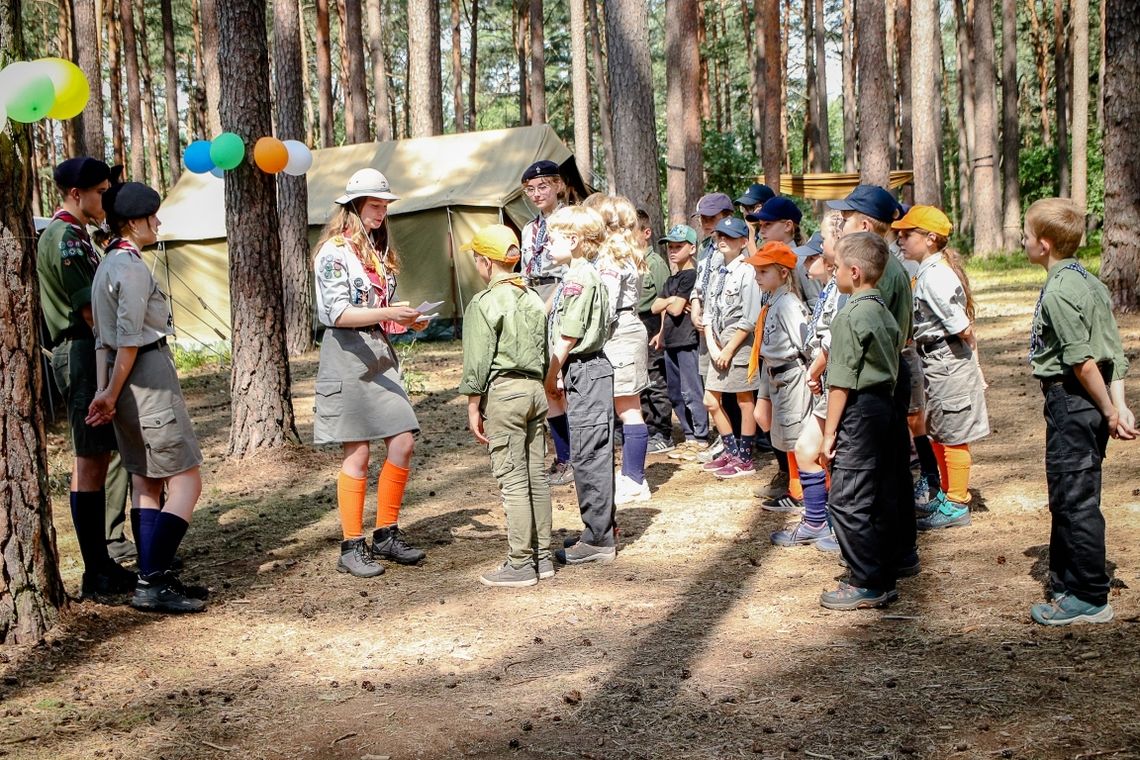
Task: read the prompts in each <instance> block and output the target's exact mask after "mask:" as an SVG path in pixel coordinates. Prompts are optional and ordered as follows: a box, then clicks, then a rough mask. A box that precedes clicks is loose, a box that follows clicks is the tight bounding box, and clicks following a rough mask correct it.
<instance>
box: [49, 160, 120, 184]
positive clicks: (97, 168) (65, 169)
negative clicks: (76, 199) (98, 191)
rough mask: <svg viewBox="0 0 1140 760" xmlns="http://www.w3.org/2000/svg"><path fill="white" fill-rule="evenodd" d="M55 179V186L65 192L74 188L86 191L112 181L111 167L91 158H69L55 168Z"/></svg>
mask: <svg viewBox="0 0 1140 760" xmlns="http://www.w3.org/2000/svg"><path fill="white" fill-rule="evenodd" d="M53 177H54V178H55V184H57V185H59V186H60V187H62V188H64V189H65V190H70V189H71V188H73V187H77V188H79V189H80V190H86V189H87V188H89V187H95V186H96V185H101V184H102V183H104V182H107V181H108V180H110V179H111V167H109V166H107V165H106V164H105V163H103V162H102V161H100V160H99V159H97V158H91V157H90V156H82V157H80V158H69V159H67V160H66V161H64V162H63V163H61V164H60V165H59V166H57V167H55V172H54V174H53Z"/></svg>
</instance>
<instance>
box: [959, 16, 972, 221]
mask: <svg viewBox="0 0 1140 760" xmlns="http://www.w3.org/2000/svg"><path fill="white" fill-rule="evenodd" d="M954 21H955V36H956V38H957V39H956V45H957V50H958V87H957V90H958V114H957V116H958V125H957V126H958V129H957V132H958V225H959V226H958V232H959V233H960V234H962V235H968V234H969V233H970V231H972V230H973V224H974V213H973V211H974V206H973V201H972V191H971V187H972V185H973V180H972V177H973V165H974V164H973V157H974V155H975V153H974V75H973V68H974V66H973V53H972V46H971V44H970V39H971V37H972V32H970V23H971V22H970V21H969V19H968V18H967V15H966V8H965V3H964V0H954Z"/></svg>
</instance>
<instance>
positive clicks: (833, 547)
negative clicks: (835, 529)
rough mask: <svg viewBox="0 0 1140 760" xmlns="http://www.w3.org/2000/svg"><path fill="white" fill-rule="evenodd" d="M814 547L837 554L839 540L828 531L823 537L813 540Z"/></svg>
mask: <svg viewBox="0 0 1140 760" xmlns="http://www.w3.org/2000/svg"><path fill="white" fill-rule="evenodd" d="M815 548H816V549H819V550H820V551H821V552H827V553H828V554H839V552H840V549H839V540H838V539H837V538H836V537H835V534H834V533H828V534H827V535H826V536H824V537H823V538H821V539H819V540H818V541H816V542H815Z"/></svg>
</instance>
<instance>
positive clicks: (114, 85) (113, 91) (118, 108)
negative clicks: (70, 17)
mask: <svg viewBox="0 0 1140 760" xmlns="http://www.w3.org/2000/svg"><path fill="white" fill-rule="evenodd" d="M118 7H119V0H107V4H106V5H105V6H104V9H105V10H106V15H105V17H104V19H103V25H104V26H105V27H106V28H107V85H108V89H109V90H110V93H109V95H110V98H111V160H112V161H113V162H114V163H116V164H125V163H126V160H127V159H126V155H127V154H126V146H125V142H126V141H125V140H124V139H123V97H122V89H123V88H122V56H121V54H120V49H121V47H122V45H121V44H120V39H121V33H120V31H119V22H118V13H117V10H118Z"/></svg>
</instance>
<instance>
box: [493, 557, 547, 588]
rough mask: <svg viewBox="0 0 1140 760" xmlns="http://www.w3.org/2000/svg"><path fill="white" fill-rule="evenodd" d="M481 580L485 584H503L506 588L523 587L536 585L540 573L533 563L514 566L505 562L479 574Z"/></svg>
mask: <svg viewBox="0 0 1140 760" xmlns="http://www.w3.org/2000/svg"><path fill="white" fill-rule="evenodd" d="M479 582H480V583H482V584H483V585H484V586H503V587H505V588H522V587H523V586H534V585H536V584H537V583H538V573H537V572H536V570H535V567H534V565H533V564H530V563H527V564H525V565H523V566H522V567H514V566H513V565H511V563H510V562H504V563H503V565H502V567H500V568H498V569H497V570H491V571H489V572H486V573H483V574H482V575H480V576H479Z"/></svg>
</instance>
